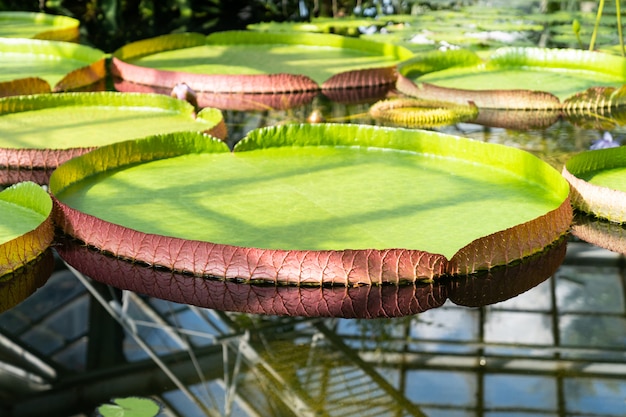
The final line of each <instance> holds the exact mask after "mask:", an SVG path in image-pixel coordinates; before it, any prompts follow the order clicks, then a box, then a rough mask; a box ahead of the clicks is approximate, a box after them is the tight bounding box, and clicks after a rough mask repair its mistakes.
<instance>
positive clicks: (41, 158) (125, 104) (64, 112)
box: [0, 92, 226, 183]
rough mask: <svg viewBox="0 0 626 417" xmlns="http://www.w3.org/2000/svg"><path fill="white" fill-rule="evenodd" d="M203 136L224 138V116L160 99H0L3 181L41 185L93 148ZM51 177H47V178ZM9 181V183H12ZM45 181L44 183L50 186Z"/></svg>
mask: <svg viewBox="0 0 626 417" xmlns="http://www.w3.org/2000/svg"><path fill="white" fill-rule="evenodd" d="M178 131H200V132H205V133H209V134H212V135H214V136H216V137H219V138H220V139H224V137H225V136H226V127H225V125H224V120H223V117H222V113H221V112H220V111H219V110H217V109H214V108H204V109H203V110H201V111H200V112H199V113H198V114H197V115H196V114H195V110H194V108H193V106H192V105H190V104H189V103H187V102H186V101H182V100H178V99H175V98H172V97H168V96H164V95H159V94H131V93H126V94H123V93H115V92H95V93H58V94H41V95H29V96H12V97H5V98H2V99H0V167H5V168H6V170H1V171H0V182H3V183H9V182H10V181H14V180H15V178H11V177H10V175H11V174H13V175H17V173H19V174H20V175H21V179H22V180H24V179H30V180H33V181H37V182H41V180H40V179H39V178H38V177H37V176H35V175H37V174H38V172H33V170H51V169H54V168H56V167H57V166H58V165H59V164H60V163H63V162H64V161H66V160H68V159H70V158H72V157H74V156H77V155H80V154H83V153H85V152H87V151H89V150H91V149H93V148H95V147H98V146H102V145H106V144H109V143H113V142H120V141H123V140H127V139H133V138H141V137H144V136H150V135H155V134H158V133H169V132H178ZM48 175H49V173H48ZM9 178H11V179H9ZM46 179H47V176H46V177H45V178H44V181H45V182H47V181H46Z"/></svg>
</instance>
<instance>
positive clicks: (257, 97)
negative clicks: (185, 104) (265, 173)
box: [113, 78, 319, 136]
mask: <svg viewBox="0 0 626 417" xmlns="http://www.w3.org/2000/svg"><path fill="white" fill-rule="evenodd" d="M113 82H114V84H115V90H116V91H120V92H126V93H145V94H166V95H169V94H170V92H171V90H172V89H171V88H169V87H164V86H155V85H147V84H137V83H132V82H129V81H125V80H123V79H120V78H116V79H115V80H113ZM318 94H319V92H318V91H298V92H295V93H277V94H256V93H237V94H230V93H208V92H196V99H197V102H198V107H201V108H203V107H213V108H216V109H221V110H237V111H262V110H286V109H292V108H296V107H300V106H303V105H305V104H308V103H310V102H311V101H313V99H314V98H315V97H316V96H317V95H318ZM214 136H217V135H214Z"/></svg>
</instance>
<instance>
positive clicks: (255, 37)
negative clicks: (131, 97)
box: [111, 31, 412, 94]
mask: <svg viewBox="0 0 626 417" xmlns="http://www.w3.org/2000/svg"><path fill="white" fill-rule="evenodd" d="M246 45H252V46H264V45H271V46H292V47H295V46H298V45H300V46H302V47H307V48H323V47H326V48H334V49H339V50H342V49H344V50H350V51H353V52H352V53H361V54H363V55H364V56H366V55H370V56H381V57H390V58H393V60H394V61H395V63H393V64H388V65H385V66H378V67H372V68H362V69H352V70H348V71H343V72H339V73H336V74H334V75H332V76H331V77H329V78H327V79H325V80H323V81H315V80H314V79H313V78H311V77H309V76H308V75H306V74H302V73H295V72H293V73H290V72H283V71H284V67H282V68H281V69H280V70H276V72H275V73H260V74H236V73H229V72H226V73H206V70H203V71H202V72H193V71H185V70H166V69H160V68H158V66H155V67H152V68H149V67H147V66H142V65H141V64H134V63H133V62H132V61H133V60H137V59H141V58H144V57H146V56H150V55H154V54H158V53H163V52H170V51H176V50H184V49H186V48H196V47H202V46H206V47H208V48H210V47H211V46H215V47H230V46H232V47H243V46H246ZM311 51H312V52H311V54H312V55H311V57H310V60H313V61H312V62H314V61H315V50H314V49H311ZM410 56H412V53H411V52H410V51H409V50H408V49H405V48H402V47H398V46H394V45H391V44H383V43H379V42H373V41H366V40H362V39H356V38H348V37H343V36H339V35H330V34H315V33H282V32H279V33H270V32H253V31H227V32H217V33H213V34H211V35H209V36H204V35H201V34H198V33H184V34H173V35H164V36H159V37H156V38H152V39H146V40H141V41H137V42H133V43H131V44H128V45H125V46H123V47H121V48H120V49H118V50H117V51H115V52H114V54H113V57H112V60H111V73H112V74H113V75H114V76H115V77H119V78H122V79H124V80H126V81H130V82H133V83H137V84H146V85H156V86H164V87H171V86H174V85H176V84H179V83H185V84H187V85H189V86H190V87H191V88H192V89H193V90H195V91H197V92H208V93H228V94H230V93H261V94H276V93H293V92H303V91H318V90H320V89H323V90H335V89H346V88H359V87H372V86H378V85H386V84H392V83H394V82H395V80H396V77H397V70H396V64H397V62H400V61H401V60H403V59H407V58H409V57H410ZM232 65H233V67H235V66H236V63H235V64H232ZM285 67H286V66H285ZM326 68H328V65H327V66H326ZM225 71H228V69H225ZM294 71H295V70H294Z"/></svg>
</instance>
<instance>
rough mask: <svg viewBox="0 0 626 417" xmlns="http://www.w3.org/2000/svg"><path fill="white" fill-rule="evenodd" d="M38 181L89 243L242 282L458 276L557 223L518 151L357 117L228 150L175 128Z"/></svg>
mask: <svg viewBox="0 0 626 417" xmlns="http://www.w3.org/2000/svg"><path fill="white" fill-rule="evenodd" d="M139 162H142V163H139ZM50 190H51V192H52V194H53V198H54V199H55V201H56V203H57V204H58V207H59V210H58V211H57V212H56V214H57V216H58V218H57V221H58V224H59V225H61V227H62V228H63V230H64V231H65V232H66V233H67V234H69V235H70V236H73V237H75V238H77V239H79V240H81V241H83V242H85V243H87V244H89V245H91V246H94V247H96V248H99V249H101V250H103V251H105V252H109V253H112V254H114V255H116V256H119V257H121V258H125V259H132V260H135V261H137V262H143V263H146V264H149V265H159V266H162V267H165V268H168V269H171V270H174V271H185V272H188V273H192V274H196V275H200V276H211V277H218V278H221V279H226V280H244V281H247V282H250V281H270V282H274V283H276V282H278V283H289V284H310V285H324V284H339V285H361V284H372V283H385V282H393V283H400V282H406V281H411V282H414V281H416V280H424V279H425V280H430V279H433V278H435V277H439V276H441V275H445V274H457V273H462V274H465V273H471V272H474V271H476V270H481V269H488V268H490V267H492V266H495V265H501V264H507V263H509V262H512V261H514V260H517V259H520V258H523V257H525V256H529V255H531V254H533V253H536V252H538V251H541V250H542V249H543V248H544V247H545V246H546V245H549V244H550V243H552V242H553V241H555V240H556V239H557V238H558V237H559V236H561V235H563V234H564V233H565V232H566V231H567V228H568V227H569V224H570V221H571V207H570V205H569V200H568V191H569V190H568V186H567V183H566V181H564V180H563V178H562V177H561V176H560V175H559V173H558V171H555V170H554V169H553V168H551V167H550V166H548V165H547V164H546V163H544V162H542V161H541V160H539V159H538V158H536V157H534V156H532V155H531V154H529V153H526V152H524V151H520V150H518V149H514V148H510V147H506V146H502V145H493V144H486V143H482V142H477V141H472V140H469V139H464V138H460V137H455V136H449V135H443V134H439V133H434V132H427V131H414V130H403V129H391V128H380V127H373V126H359V125H339V124H334V125H325V124H318V125H283V126H277V127H272V128H266V129H260V130H255V131H253V132H251V133H250V134H249V135H248V136H247V137H246V138H245V139H244V140H242V141H240V142H239V143H238V144H237V145H236V147H235V149H234V152H232V153H231V152H229V150H228V148H227V147H226V145H225V144H223V143H221V142H217V141H216V142H209V141H206V139H205V138H203V137H202V136H197V135H192V134H190V133H189V134H184V135H183V134H175V135H169V136H157V137H151V138H146V139H144V140H139V141H127V142H122V143H119V144H113V145H108V146H105V147H101V148H98V149H96V150H95V151H93V152H90V153H88V154H85V155H82V156H80V157H78V158H75V159H72V160H70V161H68V162H67V163H65V164H63V165H61V166H60V167H59V168H58V169H57V170H56V171H55V172H54V173H53V174H52V176H51V180H50Z"/></svg>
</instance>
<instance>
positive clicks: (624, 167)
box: [563, 146, 626, 223]
mask: <svg viewBox="0 0 626 417" xmlns="http://www.w3.org/2000/svg"><path fill="white" fill-rule="evenodd" d="M563 176H564V177H565V178H566V179H567V181H569V183H570V185H571V189H572V192H571V199H572V205H573V206H574V208H576V209H578V210H580V211H582V212H585V213H589V214H592V215H594V216H596V217H599V218H602V219H607V220H609V221H612V222H615V223H626V147H621V146H620V147H617V148H609V149H599V150H594V151H587V152H582V153H580V154H577V155H575V156H573V157H572V158H570V159H569V160H568V161H567V162H566V163H565V166H564V167H563Z"/></svg>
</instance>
